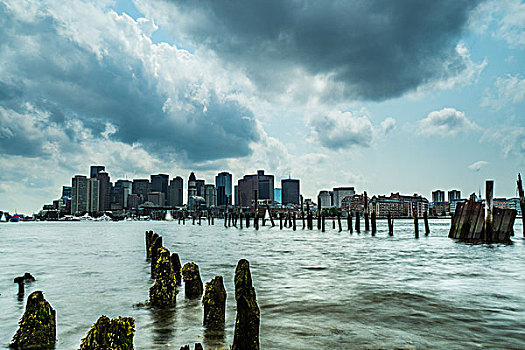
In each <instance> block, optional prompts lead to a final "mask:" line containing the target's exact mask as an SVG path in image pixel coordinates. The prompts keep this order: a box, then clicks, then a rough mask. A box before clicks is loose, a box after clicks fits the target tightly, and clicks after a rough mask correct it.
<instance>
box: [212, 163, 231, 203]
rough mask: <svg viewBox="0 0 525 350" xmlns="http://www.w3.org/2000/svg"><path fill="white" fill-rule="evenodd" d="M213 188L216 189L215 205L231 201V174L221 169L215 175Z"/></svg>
mask: <svg viewBox="0 0 525 350" xmlns="http://www.w3.org/2000/svg"><path fill="white" fill-rule="evenodd" d="M215 188H216V189H217V205H218V206H221V205H226V201H228V203H229V204H233V203H232V199H233V198H232V174H230V173H228V172H226V171H223V172H222V173H219V174H217V175H216V176H215Z"/></svg>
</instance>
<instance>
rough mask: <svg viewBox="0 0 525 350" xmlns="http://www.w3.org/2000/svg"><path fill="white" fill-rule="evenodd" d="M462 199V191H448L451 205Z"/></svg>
mask: <svg viewBox="0 0 525 350" xmlns="http://www.w3.org/2000/svg"><path fill="white" fill-rule="evenodd" d="M460 199H461V191H459V190H450V191H448V201H449V202H450V203H452V202H454V201H458V200H460Z"/></svg>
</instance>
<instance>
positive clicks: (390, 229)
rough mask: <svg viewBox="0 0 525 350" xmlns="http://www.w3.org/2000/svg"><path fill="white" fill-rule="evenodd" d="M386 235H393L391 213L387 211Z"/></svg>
mask: <svg viewBox="0 0 525 350" xmlns="http://www.w3.org/2000/svg"><path fill="white" fill-rule="evenodd" d="M388 235H389V236H393V235H394V219H392V214H391V213H390V212H388Z"/></svg>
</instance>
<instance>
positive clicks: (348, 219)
mask: <svg viewBox="0 0 525 350" xmlns="http://www.w3.org/2000/svg"><path fill="white" fill-rule="evenodd" d="M346 225H347V227H348V231H350V233H353V232H354V228H353V226H352V211H350V210H349V211H348V215H347V217H346Z"/></svg>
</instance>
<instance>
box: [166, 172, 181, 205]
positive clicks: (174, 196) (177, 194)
mask: <svg viewBox="0 0 525 350" xmlns="http://www.w3.org/2000/svg"><path fill="white" fill-rule="evenodd" d="M183 182H184V180H183V179H182V177H180V176H177V177H176V178H174V179H173V180H171V181H170V185H169V189H168V206H170V207H182V205H183V198H182V197H183Z"/></svg>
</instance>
